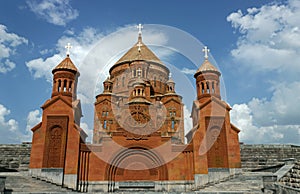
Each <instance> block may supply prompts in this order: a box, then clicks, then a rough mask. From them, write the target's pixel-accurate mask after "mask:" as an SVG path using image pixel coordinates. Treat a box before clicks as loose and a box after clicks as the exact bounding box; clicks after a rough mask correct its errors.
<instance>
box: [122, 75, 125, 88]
mask: <svg viewBox="0 0 300 194" xmlns="http://www.w3.org/2000/svg"><path fill="white" fill-rule="evenodd" d="M124 86H125V77H122V87H124Z"/></svg>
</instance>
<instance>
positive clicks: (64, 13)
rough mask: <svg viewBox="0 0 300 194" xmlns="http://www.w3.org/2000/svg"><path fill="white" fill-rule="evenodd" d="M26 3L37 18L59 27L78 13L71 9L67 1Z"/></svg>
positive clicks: (53, 0)
mask: <svg viewBox="0 0 300 194" xmlns="http://www.w3.org/2000/svg"><path fill="white" fill-rule="evenodd" d="M26 3H27V5H28V7H29V9H30V10H31V11H32V12H33V13H35V14H36V15H37V16H38V17H40V18H42V19H44V20H46V21H47V22H49V23H51V24H55V25H59V26H64V25H66V23H68V22H69V21H71V20H74V19H76V18H77V17H78V15H79V12H78V11H77V10H76V9H73V8H72V7H71V5H70V1H69V0H64V1H61V0H51V1H49V0H42V1H37V0H28V1H26Z"/></svg>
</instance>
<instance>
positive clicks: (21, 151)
mask: <svg viewBox="0 0 300 194" xmlns="http://www.w3.org/2000/svg"><path fill="white" fill-rule="evenodd" d="M30 150H31V143H22V144H0V172H1V171H7V170H12V169H13V170H18V171H22V170H28V165H29V160H30Z"/></svg>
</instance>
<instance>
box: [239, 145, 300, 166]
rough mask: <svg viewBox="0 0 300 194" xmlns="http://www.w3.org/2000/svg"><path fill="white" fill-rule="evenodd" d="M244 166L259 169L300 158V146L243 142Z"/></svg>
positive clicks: (242, 156) (242, 157)
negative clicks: (248, 143)
mask: <svg viewBox="0 0 300 194" xmlns="http://www.w3.org/2000/svg"><path fill="white" fill-rule="evenodd" d="M240 147H241V160H242V161H241V162H242V168H244V169H246V170H259V169H264V168H269V167H274V166H276V165H283V164H284V163H285V162H287V161H289V160H292V161H295V160H300V146H295V145H282V144H278V145H275V144H273V145H272V144H257V145H255V144H254V145H247V144H245V145H244V144H241V145H240Z"/></svg>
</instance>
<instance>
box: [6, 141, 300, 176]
mask: <svg viewBox="0 0 300 194" xmlns="http://www.w3.org/2000/svg"><path fill="white" fill-rule="evenodd" d="M240 147H241V160H242V168H244V169H245V170H259V169H265V168H271V167H274V166H277V165H283V164H284V163H285V162H286V161H287V160H290V159H291V158H293V159H295V160H298V161H299V160H300V146H295V145H280V144H278V145H263V144H257V145H252V144H251V145H247V144H241V145H240ZM30 149H31V144H30V143H22V144H0V171H2V170H7V169H15V170H18V171H22V170H27V169H28V165H29V159H30Z"/></svg>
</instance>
